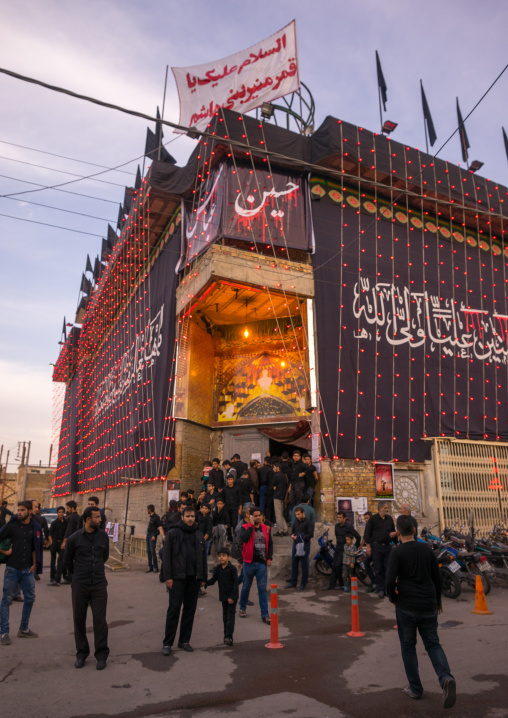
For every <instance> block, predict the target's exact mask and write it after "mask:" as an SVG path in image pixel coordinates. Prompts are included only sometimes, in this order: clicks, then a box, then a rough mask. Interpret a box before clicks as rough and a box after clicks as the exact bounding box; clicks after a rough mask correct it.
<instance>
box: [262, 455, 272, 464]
mask: <svg viewBox="0 0 508 718" xmlns="http://www.w3.org/2000/svg"><path fill="white" fill-rule="evenodd" d="M263 461H264V462H265V464H270V463H271V457H270V456H265V458H264V459H263Z"/></svg>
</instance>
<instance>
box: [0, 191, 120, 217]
mask: <svg viewBox="0 0 508 718" xmlns="http://www.w3.org/2000/svg"><path fill="white" fill-rule="evenodd" d="M2 199H8V200H10V201H11V202H23V203H24V204H34V205H35V206H36V207H44V208H45V209H53V210H56V211H57V212H67V213H68V214H77V215H79V216H80V217H89V218H90V219H99V220H100V221H101V222H108V223H109V224H113V223H114V222H116V219H106V218H105V217H96V216H95V215H93V214H86V212H76V211H74V210H72V209H62V208H61V207H53V206H52V205H50V204H42V203H41V202H32V201H30V200H28V199H17V197H2Z"/></svg>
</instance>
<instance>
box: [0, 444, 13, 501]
mask: <svg viewBox="0 0 508 718" xmlns="http://www.w3.org/2000/svg"><path fill="white" fill-rule="evenodd" d="M2 449H3V446H2ZM10 453H11V452H10V449H9V451H8V452H7V458H6V459H5V470H4V477H3V481H2V495H1V496H0V502H2V501H3V500H4V493H5V484H6V483H7V464H8V463H9V454H10ZM1 472H2V465H1V464H0V476H1Z"/></svg>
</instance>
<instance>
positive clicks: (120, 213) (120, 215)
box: [116, 205, 125, 229]
mask: <svg viewBox="0 0 508 718" xmlns="http://www.w3.org/2000/svg"><path fill="white" fill-rule="evenodd" d="M124 214H125V212H124V209H123V207H122V205H120V206H119V207H118V219H117V221H116V228H117V229H121V228H122V224H123V222H124Z"/></svg>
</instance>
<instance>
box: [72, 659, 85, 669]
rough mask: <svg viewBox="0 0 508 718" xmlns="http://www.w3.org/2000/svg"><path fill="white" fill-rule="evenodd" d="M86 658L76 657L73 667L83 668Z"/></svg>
mask: <svg viewBox="0 0 508 718" xmlns="http://www.w3.org/2000/svg"><path fill="white" fill-rule="evenodd" d="M85 661H86V658H76V663H75V664H74V668H83V666H84V665H85Z"/></svg>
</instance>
